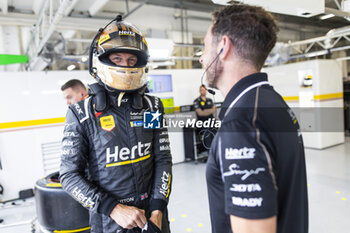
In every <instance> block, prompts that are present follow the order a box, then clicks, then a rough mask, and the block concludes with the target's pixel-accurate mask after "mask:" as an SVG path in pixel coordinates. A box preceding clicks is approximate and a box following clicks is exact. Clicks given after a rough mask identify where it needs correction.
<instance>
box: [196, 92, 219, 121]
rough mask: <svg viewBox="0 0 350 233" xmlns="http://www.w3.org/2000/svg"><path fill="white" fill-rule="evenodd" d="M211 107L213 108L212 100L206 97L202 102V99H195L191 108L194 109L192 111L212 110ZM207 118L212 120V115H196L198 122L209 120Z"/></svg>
mask: <svg viewBox="0 0 350 233" xmlns="http://www.w3.org/2000/svg"><path fill="white" fill-rule="evenodd" d="M213 106H214V102H213V100H212V99H210V98H207V97H206V100H203V99H202V98H201V97H200V96H199V97H198V98H197V99H195V100H194V101H193V107H194V109H197V108H200V109H202V110H204V109H209V108H212V107H213ZM209 118H214V116H213V114H210V115H208V116H199V115H198V114H197V119H198V120H202V121H205V120H207V119H209Z"/></svg>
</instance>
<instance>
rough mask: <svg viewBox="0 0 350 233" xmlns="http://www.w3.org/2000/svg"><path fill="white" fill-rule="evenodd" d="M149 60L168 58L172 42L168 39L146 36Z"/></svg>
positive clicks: (172, 45) (172, 47) (172, 46)
mask: <svg viewBox="0 0 350 233" xmlns="http://www.w3.org/2000/svg"><path fill="white" fill-rule="evenodd" d="M146 41H147V43H148V51H149V55H150V60H156V59H168V58H170V56H171V55H172V53H173V49H174V42H173V41H172V40H169V39H160V38H146Z"/></svg>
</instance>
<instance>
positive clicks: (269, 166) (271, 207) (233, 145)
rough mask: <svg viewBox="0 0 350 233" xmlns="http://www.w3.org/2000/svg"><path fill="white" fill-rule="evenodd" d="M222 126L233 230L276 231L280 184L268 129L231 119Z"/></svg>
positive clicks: (240, 232) (220, 153)
mask: <svg viewBox="0 0 350 233" xmlns="http://www.w3.org/2000/svg"><path fill="white" fill-rule="evenodd" d="M247 115H248V114H247ZM221 127H222V132H221V133H220V134H219V135H218V136H219V138H218V148H217V149H218V150H219V151H218V156H219V159H220V167H221V168H220V170H221V172H222V180H223V183H224V189H225V212H226V214H228V215H230V220H231V228H232V230H233V232H235V233H248V232H249V233H275V232H276V214H277V187H276V180H275V174H274V169H273V160H272V159H273V158H272V156H271V155H270V153H274V152H273V150H272V149H271V145H272V143H271V142H270V141H268V140H269V139H268V137H264V138H263V139H262V138H261V137H262V135H265V132H259V131H258V129H256V128H255V127H253V126H252V123H251V122H250V121H249V120H242V121H238V120H231V121H229V122H226V123H224V125H222V126H221ZM258 132H259V134H258Z"/></svg>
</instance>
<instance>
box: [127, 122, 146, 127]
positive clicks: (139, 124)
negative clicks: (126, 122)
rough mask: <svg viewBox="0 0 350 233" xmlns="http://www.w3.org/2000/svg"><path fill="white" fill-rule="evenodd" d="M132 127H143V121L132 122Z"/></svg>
mask: <svg viewBox="0 0 350 233" xmlns="http://www.w3.org/2000/svg"><path fill="white" fill-rule="evenodd" d="M130 126H131V127H140V126H143V121H130Z"/></svg>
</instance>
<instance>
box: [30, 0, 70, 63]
mask: <svg viewBox="0 0 350 233" xmlns="http://www.w3.org/2000/svg"><path fill="white" fill-rule="evenodd" d="M72 3H73V4H76V3H77V1H74V0H64V1H63V2H62V3H61V5H60V7H59V8H58V10H57V12H56V14H55V17H54V19H53V21H52V23H51V25H50V27H49V28H48V30H47V32H46V33H45V36H44V38H43V39H42V40H41V41H40V43H39V46H38V47H37V48H36V49H35V51H34V53H33V56H34V59H32V60H31V61H30V62H29V64H28V67H29V68H30V69H31V68H32V67H33V66H34V65H35V64H36V62H37V61H38V59H39V58H38V56H37V55H38V54H39V53H40V52H41V50H42V49H43V48H44V45H45V43H46V42H47V41H48V40H49V39H50V37H51V35H52V33H53V32H54V30H55V29H56V26H57V24H58V23H59V21H60V20H61V19H62V18H63V16H64V12H65V10H66V8H69V7H71V4H72Z"/></svg>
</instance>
